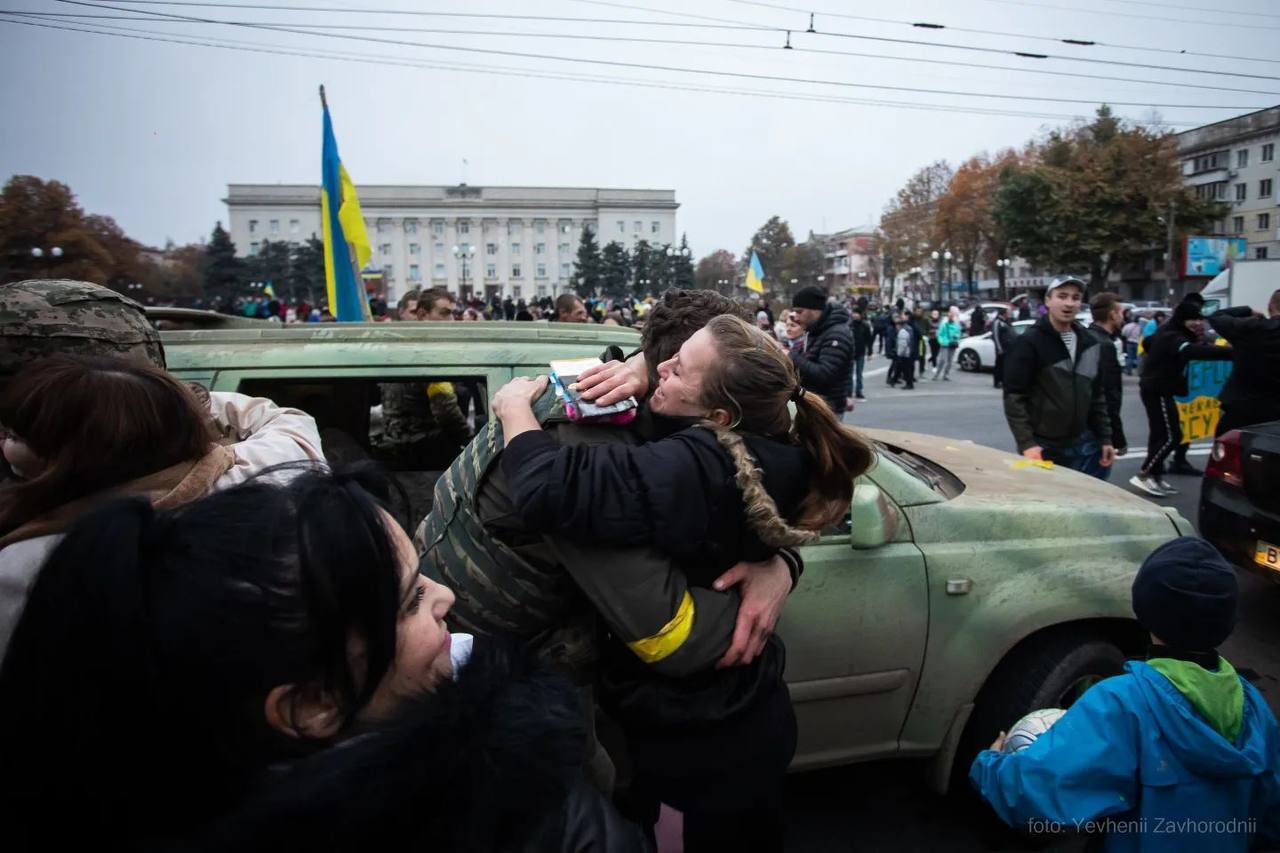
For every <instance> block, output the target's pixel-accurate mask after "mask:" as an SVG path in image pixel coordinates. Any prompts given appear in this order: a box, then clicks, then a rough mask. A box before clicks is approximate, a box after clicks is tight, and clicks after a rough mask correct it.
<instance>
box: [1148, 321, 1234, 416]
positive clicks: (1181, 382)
mask: <svg viewBox="0 0 1280 853" xmlns="http://www.w3.org/2000/svg"><path fill="white" fill-rule="evenodd" d="M1195 340H1196V337H1195V334H1194V333H1193V332H1192V331H1191V330H1190V329H1188V328H1187V327H1186V326H1185V325H1182V324H1180V323H1176V322H1174V320H1172V319H1170V320H1169V321H1168V322H1166V323H1164V324H1163V325H1161V326H1160V328H1158V329H1156V333H1155V334H1154V335H1152V336H1151V337H1149V338H1147V339H1146V341H1145V342H1144V344H1143V353H1144V354H1143V357H1142V370H1141V372H1140V374H1139V379H1138V387H1139V388H1141V389H1142V391H1143V393H1147V394H1159V395H1160V396H1161V397H1179V396H1181V395H1183V394H1186V393H1187V362H1188V361H1192V360H1193V359H1204V360H1222V359H1228V358H1231V350H1230V349H1228V348H1227V347H1218V346H1213V345H1212V344H1198V343H1196V342H1195Z"/></svg>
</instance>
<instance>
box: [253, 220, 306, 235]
mask: <svg viewBox="0 0 1280 853" xmlns="http://www.w3.org/2000/svg"><path fill="white" fill-rule="evenodd" d="M258 225H259V222H258V220H256V219H250V220H249V233H250V234H257V233H258ZM267 227H268V228H269V229H270V233H272V234H279V233H280V220H279V219H272V220H269V221H268V222H267ZM301 227H302V223H301V222H299V221H298V220H297V219H290V220H289V233H290V234H297V233H298V231H299V229H300V228H301Z"/></svg>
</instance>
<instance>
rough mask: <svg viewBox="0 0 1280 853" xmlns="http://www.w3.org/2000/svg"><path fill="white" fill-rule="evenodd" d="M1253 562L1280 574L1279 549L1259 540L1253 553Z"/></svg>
mask: <svg viewBox="0 0 1280 853" xmlns="http://www.w3.org/2000/svg"><path fill="white" fill-rule="evenodd" d="M1253 561H1254V562H1255V563H1257V564H1258V565H1259V566H1262V567H1263V568H1265V569H1271V571H1273V572H1280V547H1277V546H1275V545H1272V544H1271V543H1270V542H1263V541H1262V540H1261V539H1259V540H1258V547H1257V548H1255V549H1254V552H1253Z"/></svg>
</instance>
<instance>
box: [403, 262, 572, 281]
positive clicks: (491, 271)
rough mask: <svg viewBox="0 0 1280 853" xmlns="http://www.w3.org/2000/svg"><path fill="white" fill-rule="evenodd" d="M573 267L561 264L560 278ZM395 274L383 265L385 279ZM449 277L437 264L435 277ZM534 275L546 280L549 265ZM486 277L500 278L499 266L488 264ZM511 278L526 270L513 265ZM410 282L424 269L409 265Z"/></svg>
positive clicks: (442, 267) (538, 267)
mask: <svg viewBox="0 0 1280 853" xmlns="http://www.w3.org/2000/svg"><path fill="white" fill-rule="evenodd" d="M572 267H573V265H572V264H561V265H560V277H561V278H569V276H570V274H571V273H572ZM394 274H395V267H394V266H392V265H391V264H383V265H382V276H383V278H385V279H387V280H388V281H389V280H391V279H393V278H394ZM447 275H448V272H447V270H446V269H445V265H444V264H436V265H435V277H436V278H445V277H446V276H447ZM534 275H535V276H536V277H537V278H546V277H547V265H546V264H538V265H537V266H536V267H534ZM484 277H485V278H488V279H496V278H497V277H498V267H497V265H496V264H488V265H487V266H486V267H485V268H484ZM511 277H512V278H523V277H524V270H523V269H522V268H521V266H520V264H512V265H511ZM409 280H410V281H421V280H422V267H420V266H419V265H418V264H409Z"/></svg>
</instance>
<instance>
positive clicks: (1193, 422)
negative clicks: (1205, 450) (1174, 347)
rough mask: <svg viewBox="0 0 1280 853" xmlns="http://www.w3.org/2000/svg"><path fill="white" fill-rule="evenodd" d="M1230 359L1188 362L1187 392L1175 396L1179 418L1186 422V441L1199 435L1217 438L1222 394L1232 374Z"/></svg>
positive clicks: (1183, 437)
mask: <svg viewBox="0 0 1280 853" xmlns="http://www.w3.org/2000/svg"><path fill="white" fill-rule="evenodd" d="M1231 367H1232V364H1231V362H1230V361H1189V362H1187V394H1186V396H1185V397H1175V398H1174V402H1176V403H1177V405H1178V420H1179V422H1180V423H1181V425H1182V443H1183V444H1187V443H1188V442H1191V441H1195V440H1196V439H1198V438H1213V432H1214V430H1216V429H1217V428H1218V418H1219V416H1220V415H1221V414H1222V411H1221V410H1222V406H1221V403H1219V402H1218V395H1219V394H1221V393H1222V386H1223V385H1225V384H1226V382H1227V377H1228V376H1230V375H1231Z"/></svg>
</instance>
